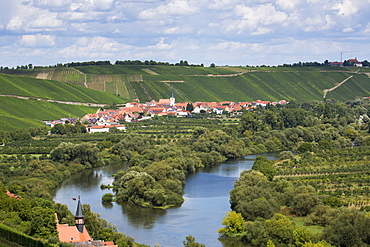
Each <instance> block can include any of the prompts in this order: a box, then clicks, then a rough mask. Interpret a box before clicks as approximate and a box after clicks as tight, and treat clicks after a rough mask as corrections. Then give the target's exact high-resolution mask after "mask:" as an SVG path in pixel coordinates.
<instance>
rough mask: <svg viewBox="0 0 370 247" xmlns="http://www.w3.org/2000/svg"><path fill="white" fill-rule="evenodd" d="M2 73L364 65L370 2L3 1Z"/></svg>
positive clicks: (369, 47)
mask: <svg viewBox="0 0 370 247" xmlns="http://www.w3.org/2000/svg"><path fill="white" fill-rule="evenodd" d="M0 3H1V6H2V7H1V8H0V66H8V67H16V66H17V65H26V64H30V63H31V64H33V65H39V66H48V65H55V64H57V63H68V62H84V61H98V60H109V61H111V62H112V63H114V62H115V61H116V60H121V61H122V60H141V61H145V60H154V61H161V62H169V63H176V62H179V61H180V60H184V61H185V60H186V61H188V63H190V64H202V63H203V64H204V65H205V66H209V65H210V64H211V63H215V64H216V66H221V65H230V66H246V65H253V66H256V65H270V66H275V65H280V64H284V63H288V64H289V63H296V62H299V61H301V62H310V61H317V62H324V61H325V60H326V59H328V60H329V61H340V60H341V58H343V60H345V59H350V58H355V57H356V58H357V59H358V60H360V61H363V60H370V0H276V1H269V0H135V1H134V0H0Z"/></svg>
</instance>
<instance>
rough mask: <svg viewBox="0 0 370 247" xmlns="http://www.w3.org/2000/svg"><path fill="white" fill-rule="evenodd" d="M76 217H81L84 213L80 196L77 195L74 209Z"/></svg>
mask: <svg viewBox="0 0 370 247" xmlns="http://www.w3.org/2000/svg"><path fill="white" fill-rule="evenodd" d="M75 217H76V218H82V217H84V215H83V214H82V204H81V201H80V196H78V203H77V210H76V215H75Z"/></svg>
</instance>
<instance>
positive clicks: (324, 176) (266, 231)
mask: <svg viewBox="0 0 370 247" xmlns="http://www.w3.org/2000/svg"><path fill="white" fill-rule="evenodd" d="M369 110H370V100H369V99H364V98H358V99H355V100H352V101H348V102H338V101H335V100H326V101H311V102H307V103H299V104H298V103H295V102H294V101H292V102H290V103H289V104H287V105H285V106H283V105H279V106H273V105H268V106H267V107H257V108H256V109H252V110H248V111H244V112H242V113H241V115H235V116H229V115H221V116H220V115H216V114H213V115H207V114H200V115H198V116H196V117H193V118H176V117H156V118H154V119H152V120H146V121H144V122H141V123H131V124H128V125H127V133H121V132H118V133H100V134H87V133H84V130H83V126H81V125H78V126H77V127H72V126H70V125H69V124H67V125H65V126H63V127H62V126H58V125H57V126H56V127H54V128H53V129H51V133H52V134H49V135H48V134H47V131H48V130H47V129H46V128H43V127H41V128H32V129H24V130H20V131H15V132H1V133H0V139H1V140H2V145H3V146H1V147H0V153H1V154H0V158H1V160H0V164H1V165H0V182H1V190H2V191H3V192H4V193H2V194H1V196H0V200H1V203H0V205H1V206H0V211H1V213H0V223H1V224H4V225H7V226H10V227H12V228H15V229H16V230H18V231H20V232H23V233H24V234H28V235H31V236H33V237H37V238H39V239H42V240H44V241H46V242H48V243H50V244H57V242H58V240H57V239H56V230H55V222H54V221H53V220H52V219H53V213H55V212H56V213H58V218H59V219H61V220H62V222H66V223H70V224H73V223H72V222H71V219H72V218H71V213H70V212H68V210H67V208H66V206H65V205H60V204H56V203H54V202H52V200H51V199H52V197H51V196H50V192H51V190H52V189H54V188H55V187H56V186H58V185H59V184H60V183H61V182H62V181H63V180H64V179H66V178H68V177H69V176H70V175H71V174H73V173H76V172H78V171H82V170H84V169H90V168H92V167H98V166H104V165H109V164H113V163H115V164H117V163H118V164H122V167H124V166H125V167H127V166H128V167H129V168H128V169H125V170H121V171H119V172H118V173H116V174H115V175H114V176H115V181H114V184H113V187H114V195H110V196H106V197H105V199H106V198H108V200H117V201H123V202H126V203H129V204H133V205H137V206H138V207H156V208H163V209H165V208H168V207H171V206H175V205H181V204H182V202H183V200H184V199H183V198H182V191H183V186H184V184H185V181H186V176H187V175H188V174H191V173H194V172H196V171H197V169H198V168H200V167H206V166H214V165H216V164H219V163H221V162H223V161H225V160H228V159H235V158H238V157H242V156H244V155H247V154H257V153H262V152H266V151H280V152H281V153H280V158H281V159H280V160H278V161H276V162H273V161H269V160H267V159H266V158H265V157H263V156H260V157H258V158H257V160H256V162H255V164H254V166H253V169H252V170H251V171H245V172H243V173H242V174H241V176H240V178H239V179H238V180H237V182H236V183H235V187H234V189H233V190H232V191H231V192H230V203H231V208H232V211H231V212H229V213H228V214H227V216H226V217H225V219H224V222H223V225H224V226H225V227H224V228H221V229H220V231H219V233H220V236H221V238H225V239H227V238H233V239H236V241H241V242H243V243H245V244H250V245H254V246H264V245H268V246H330V245H333V246H366V245H368V244H370V235H369V230H368V228H367V227H366V226H368V224H369V217H368V212H367V210H368V209H369V199H370V198H369V185H370V183H369V162H368V156H369V153H370V148H369V145H370V135H369V129H370V128H369V127H370V121H369V120H370V118H369V116H368V112H369ZM141 126H146V127H145V128H142V127H141ZM61 130H63V131H61ZM6 190H8V191H10V192H12V193H15V194H17V195H18V196H19V197H20V198H21V200H16V199H15V198H11V197H8V196H7V195H6V194H5V191H6ZM84 209H85V217H86V218H87V219H86V220H85V221H86V225H87V229H88V230H89V232H90V231H91V235H92V236H93V237H94V238H98V239H103V240H114V241H116V243H118V245H119V246H132V245H134V240H133V239H132V238H130V237H128V236H125V235H124V234H123V233H118V232H117V230H116V228H115V227H114V226H112V225H111V224H109V223H108V222H106V221H104V220H103V219H101V218H100V217H99V216H98V215H96V214H94V213H93V212H91V210H90V208H89V206H88V205H85V206H84ZM225 213H226V212H225ZM37 217H43V218H45V221H40V220H39V218H37ZM90 217H91V220H88V219H89V218H90ZM46 219H48V220H46ZM343 236H346V238H344V237H343ZM193 242H195V241H194V239H193V238H192V237H191V236H189V238H187V240H186V241H184V244H185V243H188V244H189V246H191V243H193Z"/></svg>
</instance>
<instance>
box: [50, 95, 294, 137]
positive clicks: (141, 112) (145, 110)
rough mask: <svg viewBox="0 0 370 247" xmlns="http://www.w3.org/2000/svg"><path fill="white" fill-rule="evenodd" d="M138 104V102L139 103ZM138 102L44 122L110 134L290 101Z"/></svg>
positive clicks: (239, 111) (164, 100)
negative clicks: (160, 119)
mask: <svg viewBox="0 0 370 247" xmlns="http://www.w3.org/2000/svg"><path fill="white" fill-rule="evenodd" d="M137 101H138V100H137ZM137 101H133V102H128V103H126V104H125V105H124V106H122V107H118V108H117V109H99V110H98V111H97V112H96V113H89V114H86V115H85V116H83V117H82V118H81V119H80V120H79V119H77V118H62V119H59V120H55V121H44V122H45V123H46V125H48V126H50V127H54V126H55V125H56V124H64V123H66V122H67V123H71V124H75V123H76V122H78V121H80V122H81V123H82V124H84V125H85V126H86V129H87V132H89V133H97V132H109V131H110V129H111V128H115V129H117V130H120V131H124V130H126V127H125V125H124V123H130V122H140V121H143V120H148V119H151V118H153V117H155V116H168V115H173V116H177V117H191V116H192V115H193V114H217V115H221V114H234V115H237V114H239V113H241V112H242V111H243V110H248V109H253V108H256V107H258V106H262V107H265V106H267V105H283V104H287V101H286V100H280V101H275V102H270V101H262V100H256V101H253V102H238V103H235V102H232V101H222V102H201V101H197V102H194V103H188V102H178V103H176V102H175V97H174V93H173V92H172V95H171V97H170V98H169V99H159V101H158V102H157V101H155V100H152V101H150V102H146V103H140V102H137Z"/></svg>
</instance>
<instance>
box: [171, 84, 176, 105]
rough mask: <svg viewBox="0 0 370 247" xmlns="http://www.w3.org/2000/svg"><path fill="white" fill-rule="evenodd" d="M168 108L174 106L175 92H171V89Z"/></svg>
mask: <svg viewBox="0 0 370 247" xmlns="http://www.w3.org/2000/svg"><path fill="white" fill-rule="evenodd" d="M170 106H175V92H174V91H173V88H172V94H171V97H170Z"/></svg>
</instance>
